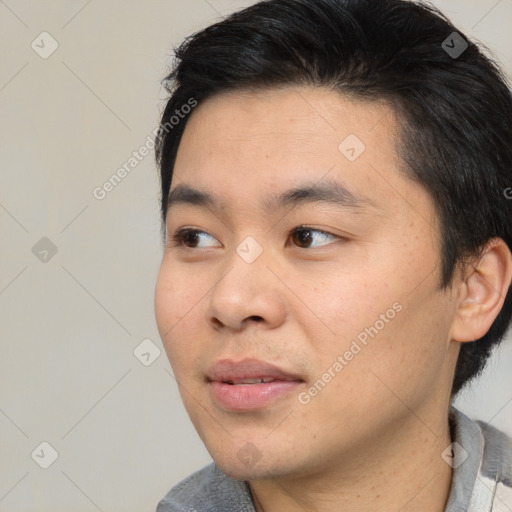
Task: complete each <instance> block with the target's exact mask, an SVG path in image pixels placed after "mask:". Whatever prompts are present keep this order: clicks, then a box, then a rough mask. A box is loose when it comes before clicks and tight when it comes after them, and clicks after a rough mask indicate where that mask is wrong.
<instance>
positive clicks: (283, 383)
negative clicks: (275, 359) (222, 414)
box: [206, 359, 304, 411]
mask: <svg viewBox="0 0 512 512" xmlns="http://www.w3.org/2000/svg"><path fill="white" fill-rule="evenodd" d="M206 381H207V383H208V386H209V391H210V396H211V398H212V400H213V401H214V402H215V403H217V405H219V406H221V407H222V408H224V409H228V410H235V411H244V410H247V411H249V410H255V409H262V408H265V407H267V406H269V405H270V404H272V403H274V402H276V401H278V400H279V399H282V398H285V397H286V396H287V395H289V394H290V393H291V392H292V391H293V390H296V389H297V388H298V386H300V385H301V384H302V383H303V382H304V381H303V379H302V378H301V377H300V376H299V375H298V374H296V373H293V372H289V371H286V370H283V369H281V368H278V367H277V366H274V365H272V364H270V363H267V362H265V361H260V360H258V359H243V360H241V361H233V360H230V359H223V360H220V361H217V362H216V363H215V364H214V365H213V366H211V367H210V369H209V370H208V371H207V372H206Z"/></svg>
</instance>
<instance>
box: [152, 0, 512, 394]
mask: <svg viewBox="0 0 512 512" xmlns="http://www.w3.org/2000/svg"><path fill="white" fill-rule="evenodd" d="M454 33H455V34H454ZM466 46H467V47H466ZM175 54H176V60H175V63H174V65H173V68H172V69H171V70H170V72H169V74H168V76H166V78H165V79H164V81H163V84H164V86H165V88H166V90H167V91H168V92H169V93H170V95H171V96H170V99H169V100H168V102H167V105H166V107H165V109H164V112H163V114H162V117H161V123H160V130H159V133H158V135H157V139H156V145H155V148H156V159H157V163H158V165H159V168H160V179H161V188H162V200H161V213H162V219H163V223H164V225H165V217H166V212H167V197H168V194H169V190H170V186H171V180H172V175H173V168H174V163H175V159H176V154H177V151H178V146H179V144H180V140H181V137H182V134H183V132H184V129H185V126H186V123H187V120H188V118H189V116H190V114H188V115H185V116H183V119H181V120H180V122H179V123H176V116H175V113H176V112H177V111H180V109H181V108H182V107H183V105H186V104H187V103H189V104H190V101H191V98H193V101H194V102H196V103H195V104H200V103H201V102H203V101H205V100H206V99H208V98H211V97H212V96H214V95H217V94H220V93H224V92H229V91H233V90H256V91H264V90H268V89H269V88H275V87H281V86H294V85H299V86H300V85H305V86H318V87H328V88H330V89H332V90H335V91H338V92H340V93H342V94H345V95H348V96H351V97H353V98H358V99H363V100H367V101H379V100H384V101H387V102H388V103H389V104H390V105H391V106H392V108H393V109H394V111H395V112H396V114H397V117H398V120H399V121H400V123H399V124H400V132H401V133H400V136H399V140H398V141H397V147H398V150H399V154H400V156H401V159H402V161H403V164H404V165H403V167H404V168H403V169H402V171H403V172H404V173H405V174H406V175H407V176H408V177H409V178H410V179H412V180H414V181H415V182H417V183H419V184H421V185H422V186H423V187H424V188H425V189H426V190H427V191H428V193H429V194H430V196H431V198H432V199H433V202H434V205H435V208H436V212H437V215H438V218H439V221H440V226H441V228H440V239H441V243H440V246H441V254H440V261H441V269H440V272H439V274H440V278H439V280H440V287H441V288H446V287H449V286H450V285H451V283H452V279H453V275H454V272H455V270H456V268H457V266H458V265H459V264H461V263H463V262H465V261H468V258H474V257H477V256H478V255H479V254H481V251H482V249H483V248H484V247H485V244H486V243H487V242H488V241H489V240H490V239H491V238H493V237H500V238H502V239H503V240H504V241H505V243H506V244H507V245H508V247H512V200H511V199H510V198H507V197H506V196H507V195H508V194H507V193H506V192H505V191H506V190H511V189H510V188H509V187H510V186H511V185H512V97H511V93H510V89H509V86H508V84H507V80H506V78H505V77H504V76H503V74H502V73H501V72H500V70H499V67H498V66H497V65H496V64H495V63H494V62H493V61H492V60H491V58H490V57H488V56H486V55H485V53H484V52H483V51H482V50H481V49H480V48H479V47H478V45H477V44H476V43H474V42H472V41H470V40H469V38H468V37H466V36H465V35H464V34H463V33H462V32H460V31H459V30H457V29H456V28H455V27H454V26H453V25H452V24H451V22H450V21H449V20H448V19H447V18H446V17H445V16H444V15H443V14H442V13H440V12H439V11H438V10H437V9H436V8H434V7H433V6H431V5H429V4H426V3H419V2H412V1H407V0H378V1H377V0H264V1H261V2H258V3H256V4H254V5H252V6H250V7H248V8H246V9H244V10H242V11H239V12H237V13H234V14H232V15H231V16H229V17H227V18H226V19H224V20H222V21H220V22H218V23H216V24H213V25H211V26H209V27H207V28H206V29H204V30H202V31H200V32H198V33H196V34H194V35H192V36H191V37H189V38H188V39H186V40H185V41H184V42H183V44H182V45H181V46H180V47H179V48H178V49H176V51H175ZM188 110H190V109H188ZM173 116H174V118H175V119H174V121H173ZM511 314H512V298H511V291H510V288H509V290H508V293H507V295H506V298H505V302H504V305H503V308H502V310H501V311H500V313H499V314H498V316H497V318H496V320H495V321H494V323H493V324H492V326H491V328H490V329H489V331H488V332H487V334H486V335H485V336H483V337H482V338H481V339H479V340H475V341H473V342H467V343H463V344H462V346H461V350H460V354H459V358H458V361H457V366H456V369H455V377H454V381H453V385H452V396H455V395H456V394H457V393H458V392H459V391H460V389H461V388H462V387H463V386H464V385H465V384H466V383H467V382H469V381H470V380H471V379H473V378H474V377H475V376H477V375H478V374H480V373H481V371H482V370H483V368H484V366H485V363H486V360H487V359H488V357H489V355H490V353H491V351H492V349H493V348H494V346H496V345H497V344H498V343H499V342H500V341H501V340H502V339H503V337H504V334H505V332H506V330H507V327H508V325H509V323H510V318H511Z"/></svg>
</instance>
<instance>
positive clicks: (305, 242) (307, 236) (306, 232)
mask: <svg viewBox="0 0 512 512" xmlns="http://www.w3.org/2000/svg"><path fill="white" fill-rule="evenodd" d="M311 231H312V230H311V229H305V228H300V229H296V230H295V231H294V232H293V233H292V238H293V241H294V243H295V244H296V245H298V246H299V247H302V248H306V247H309V246H310V245H311V242H312V240H313V236H312V235H311Z"/></svg>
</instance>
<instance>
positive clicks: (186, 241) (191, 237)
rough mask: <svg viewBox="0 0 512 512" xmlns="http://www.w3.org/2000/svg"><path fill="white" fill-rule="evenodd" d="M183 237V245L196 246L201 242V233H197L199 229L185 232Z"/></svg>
mask: <svg viewBox="0 0 512 512" xmlns="http://www.w3.org/2000/svg"><path fill="white" fill-rule="evenodd" d="M181 239H182V241H183V245H186V246H187V247H196V246H197V244H198V243H199V235H198V234H197V231H189V232H187V233H183V235H182V237H181Z"/></svg>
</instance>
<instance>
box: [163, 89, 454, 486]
mask: <svg viewBox="0 0 512 512" xmlns="http://www.w3.org/2000/svg"><path fill="white" fill-rule="evenodd" d="M396 137H397V123H396V119H395V116H394V113H393V111H392V110H391V108H390V107H389V106H387V105H385V104H381V103H360V102H355V101H354V100H352V99H348V98H347V97H344V96H342V95H340V94H338V93H336V92H333V91H330V90H324V89H321V88H296V89H293V88H283V89H279V90H272V91H266V92H258V93H254V92H252V93H243V92H230V93H226V94H223V95H220V96H217V97H215V98H212V99H209V100H207V101H206V102H204V103H203V104H201V105H199V106H198V107H197V109H196V110H195V111H194V113H193V114H192V116H191V118H190V120H189V122H188V124H187V127H186V129H185V133H184V135H183V139H182V141H181V144H180V148H179V152H178V156H177V160H176V165H175V170H174V175H173V179H172V186H171V198H170V204H169V210H168V214H167V220H166V230H167V243H166V247H165V250H164V255H163V260H162V265H161V269H160V274H159V277H158V282H157V286H156V295H155V306H156V319H157V324H158V328H159V332H160V335H161V338H162V340H163V343H164V346H165V348H166V351H167V355H168V357H169V360H170V362H171V365H172V368H173V370H174V374H175V377H176V380H177V381H178V383H179V387H180V393H181V396H182V399H183V402H184V404H185V407H186V409H187V412H188V414H189V415H190V418H191V420H192V422H193V424H194V426H195V428H196V429H197V431H198V433H199V435H200V436H201V439H202V440H203V442H204V443H205V445H206V447H207V449H208V450H209V452H210V453H211V455H212V457H213V459H214V460H215V462H216V463H217V465H218V466H219V467H220V468H221V470H223V471H224V472H225V473H227V474H228V475H231V476H233V477H235V478H240V479H257V478H266V477H276V476H285V475H287V476H293V475H295V476H297V475H307V474H309V473H312V472H322V471H327V470H328V468H333V467H340V466H342V465H343V464H345V463H348V461H353V460H354V457H361V456H363V454H364V453H368V452H371V448H372V446H373V447H377V446H378V444H379V442H382V439H386V436H391V435H393V432H396V431H397V425H398V426H400V428H401V429H402V433H403V432H405V431H406V430H407V429H409V431H411V430H412V429H417V430H418V429H420V430H421V429H422V430H421V432H420V431H417V432H416V434H417V435H431V434H429V431H428V429H427V428H425V426H424V425H421V422H418V417H421V418H423V419H424V420H425V421H424V423H426V424H428V423H429V422H432V423H430V424H433V423H435V421H436V415H438V414H439V411H440V410H444V409H443V408H445V409H446V410H447V407H448V400H449V388H450V382H451V378H452V375H453V366H454V364H455V359H456V354H454V353H453V346H452V345H451V344H450V326H451V324H452V321H453V317H454V313H455V306H454V301H453V298H452V297H451V296H450V293H449V292H448V291H442V290H440V289H439V273H440V266H439V262H440V249H439V247H440V240H439V226H438V222H437V219H436V215H435V211H434V209H433V205H432V202H431V200H430V198H429V196H428V194H427V192H426V191H425V190H423V189H422V188H421V187H419V186H418V185H416V184H415V183H413V182H412V181H410V180H409V179H407V178H406V177H405V176H404V175H403V174H401V172H400V170H399V169H400V166H401V162H400V159H399V157H398V156H397V153H396V150H395V144H396ZM297 447H300V449H297Z"/></svg>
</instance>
